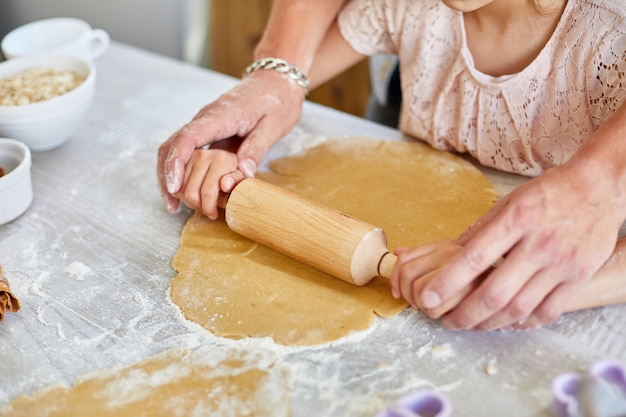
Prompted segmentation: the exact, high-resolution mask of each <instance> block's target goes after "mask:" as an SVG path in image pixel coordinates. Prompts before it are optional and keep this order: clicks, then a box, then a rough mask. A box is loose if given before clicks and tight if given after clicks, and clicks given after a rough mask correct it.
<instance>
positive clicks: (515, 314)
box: [507, 297, 533, 320]
mask: <svg viewBox="0 0 626 417" xmlns="http://www.w3.org/2000/svg"><path fill="white" fill-rule="evenodd" d="M532 307H533V306H532V303H531V302H530V301H529V300H527V299H525V298H522V297H517V298H516V299H514V300H513V301H511V303H510V304H509V306H508V308H507V313H508V315H509V316H510V317H512V318H513V319H514V320H518V319H520V318H522V317H526V316H528V315H529V314H530V313H531V311H532Z"/></svg>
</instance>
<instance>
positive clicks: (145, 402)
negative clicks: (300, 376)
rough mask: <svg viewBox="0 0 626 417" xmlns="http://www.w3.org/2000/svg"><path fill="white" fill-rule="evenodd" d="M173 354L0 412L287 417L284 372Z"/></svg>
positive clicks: (245, 360)
mask: <svg viewBox="0 0 626 417" xmlns="http://www.w3.org/2000/svg"><path fill="white" fill-rule="evenodd" d="M217 350H218V349H216V348H215V347H213V346H203V347H201V348H199V349H198V350H195V351H190V350H187V349H174V350H170V351H167V352H164V353H161V354H159V355H156V356H153V357H151V358H148V359H147V360H145V361H142V362H139V363H137V364H134V365H131V366H126V367H122V368H114V369H109V370H106V371H101V372H95V373H92V374H88V375H85V376H83V377H80V378H78V379H77V381H76V383H75V384H74V386H73V387H72V388H69V387H67V386H63V385H53V386H50V387H47V388H44V389H42V390H40V391H38V392H36V393H34V394H33V395H32V396H22V397H19V398H17V399H16V400H14V401H13V402H12V403H10V404H8V405H6V406H5V407H4V408H2V409H0V415H2V416H5V417H56V416H59V417H60V416H63V417H71V416H77V417H78V416H86V415H88V416H90V417H105V416H111V417H113V416H150V417H153V416H154V417H159V416H163V417H171V416H194V415H199V416H215V417H227V416H228V417H231V416H242V417H244V416H250V417H253V416H254V417H274V416H279V417H288V416H290V415H291V411H290V410H291V406H290V392H291V377H290V374H289V373H288V371H287V370H286V367H284V366H278V365H276V364H273V363H269V364H261V363H262V361H263V359H261V360H259V358H257V357H255V355H256V354H252V353H250V352H246V351H230V350H226V352H225V354H221V353H219V354H218V353H217Z"/></svg>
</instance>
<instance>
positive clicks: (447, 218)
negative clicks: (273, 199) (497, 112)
mask: <svg viewBox="0 0 626 417" xmlns="http://www.w3.org/2000/svg"><path fill="white" fill-rule="evenodd" d="M269 168H270V169H271V171H272V172H259V173H258V175H257V176H258V177H259V178H261V179H264V180H267V181H269V182H271V183H274V184H277V185H280V186H282V187H285V188H287V189H289V190H292V191H295V192H297V193H300V194H302V195H304V196H306V197H308V198H311V199H313V200H317V201H319V202H321V203H324V204H326V205H328V206H330V207H333V208H335V209H338V210H340V211H343V212H345V213H347V214H349V215H351V216H353V217H356V218H358V219H361V220H364V221H366V222H369V223H371V224H374V225H376V226H379V227H382V229H383V230H384V231H385V233H386V234H387V239H388V247H389V248H390V249H392V250H393V249H394V248H396V247H398V246H405V247H410V246H415V245H419V244H424V243H428V242H432V241H436V240H439V239H442V238H455V237H456V236H458V234H459V233H461V232H462V231H463V230H465V229H466V228H467V227H468V226H469V225H470V224H472V223H473V222H474V221H476V220H477V219H478V218H479V217H480V216H481V215H482V214H483V213H485V212H486V211H487V210H488V209H489V208H490V207H491V206H492V205H493V203H494V201H495V199H496V197H497V192H496V191H495V189H494V188H493V186H492V185H491V184H490V183H489V181H488V180H487V179H486V178H485V177H484V175H483V174H482V173H481V172H480V171H479V170H478V169H476V168H475V167H474V166H473V165H472V164H471V163H469V162H467V161H465V160H463V159H461V158H460V157H458V156H455V155H452V154H450V153H446V152H440V151H436V150H434V149H432V148H430V147H429V146H427V145H425V144H422V143H419V142H414V141H411V142H408V141H393V142H392V141H384V140H375V139H365V138H341V139H335V140H329V141H327V142H324V143H322V144H321V145H318V146H316V147H314V148H311V149H309V150H307V151H306V152H304V153H302V154H298V155H295V156H290V157H285V158H281V159H278V160H275V161H272V162H271V163H270V164H269ZM259 215H263V213H259ZM172 265H173V267H174V269H175V270H176V271H177V272H178V275H177V276H176V277H175V278H174V279H173V280H172V282H171V286H170V296H171V299H172V301H173V302H174V303H175V304H176V305H178V306H179V307H180V309H181V311H182V313H183V315H184V316H185V317H186V318H187V319H188V320H190V321H193V322H195V323H198V324H200V325H201V326H203V327H204V328H206V329H208V330H209V331H211V332H212V333H214V334H216V335H218V336H223V337H228V338H233V339H240V338H245V337H267V336H269V337H272V338H273V339H274V341H275V342H276V343H279V344H283V345H294V346H306V345H316V344H322V343H327V342H330V341H333V340H337V339H340V338H342V337H344V336H346V335H348V334H350V333H352V332H357V331H362V330H366V329H367V328H369V327H370V326H371V324H372V323H373V320H374V317H375V315H379V316H381V317H385V318H388V317H392V316H394V315H396V314H397V313H399V312H400V311H401V310H403V309H404V308H405V307H406V306H407V304H406V302H404V301H403V300H396V299H394V298H393V297H392V296H391V291H390V287H389V282H388V280H387V279H383V278H380V277H379V278H376V279H374V280H373V281H372V282H371V283H369V284H368V285H366V286H364V287H357V286H354V285H351V284H348V283H346V282H344V281H341V280H339V279H337V278H333V277H331V276H329V275H327V274H325V273H322V272H320V271H317V270H315V269H313V268H311V267H308V266H306V265H303V264H301V263H299V262H297V261H294V260H292V259H290V258H287V257H285V256H283V255H281V254H279V253H277V252H274V251H272V250H270V249H267V248H265V247H263V246H261V245H258V244H256V243H255V242H252V241H250V240H248V239H246V238H243V237H241V236H239V235H237V234H236V233H234V232H232V231H230V229H228V227H227V226H226V224H225V223H224V221H215V222H212V221H209V220H208V219H207V218H205V217H203V216H201V215H200V214H198V213H196V214H194V215H193V216H192V217H191V218H190V219H189V221H188V222H187V224H186V225H185V227H184V229H183V232H182V235H181V245H180V248H179V250H178V253H177V254H176V255H175V257H174V259H173V262H172Z"/></svg>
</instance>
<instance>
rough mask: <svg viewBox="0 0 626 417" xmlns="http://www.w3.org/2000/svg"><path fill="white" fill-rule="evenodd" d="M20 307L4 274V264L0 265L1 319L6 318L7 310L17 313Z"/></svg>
mask: <svg viewBox="0 0 626 417" xmlns="http://www.w3.org/2000/svg"><path fill="white" fill-rule="evenodd" d="M19 309H20V302H19V300H18V299H17V298H16V297H15V295H13V293H12V292H11V287H10V286H9V280H8V279H7V278H6V277H5V276H4V275H3V274H2V266H0V321H2V319H4V312H5V311H11V312H13V313H15V312H17V311H19Z"/></svg>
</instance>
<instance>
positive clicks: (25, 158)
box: [0, 138, 33, 224]
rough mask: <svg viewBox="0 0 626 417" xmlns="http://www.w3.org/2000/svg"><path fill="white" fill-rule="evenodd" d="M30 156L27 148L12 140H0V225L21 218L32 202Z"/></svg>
mask: <svg viewBox="0 0 626 417" xmlns="http://www.w3.org/2000/svg"><path fill="white" fill-rule="evenodd" d="M31 164H32V162H31V155H30V150H29V149H28V146H26V145H24V144H23V143H22V142H20V141H17V140H14V139H5V138H0V167H2V168H3V169H4V170H5V171H6V174H5V175H4V176H2V177H0V224H5V223H8V222H10V221H12V220H15V219H16V218H18V217H19V216H21V215H22V214H23V213H24V212H25V211H26V209H27V208H28V207H29V206H30V204H31V203H32V201H33V186H32V183H31V180H30V167H31Z"/></svg>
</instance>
